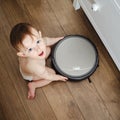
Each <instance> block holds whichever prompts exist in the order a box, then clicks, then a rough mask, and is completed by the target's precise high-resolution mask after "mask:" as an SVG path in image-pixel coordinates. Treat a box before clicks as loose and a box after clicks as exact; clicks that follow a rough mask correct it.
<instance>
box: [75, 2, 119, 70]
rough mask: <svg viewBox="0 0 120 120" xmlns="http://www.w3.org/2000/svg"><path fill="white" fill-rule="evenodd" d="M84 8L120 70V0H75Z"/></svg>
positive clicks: (77, 4)
mask: <svg viewBox="0 0 120 120" xmlns="http://www.w3.org/2000/svg"><path fill="white" fill-rule="evenodd" d="M73 6H74V7H75V8H76V9H78V8H79V7H80V6H81V7H82V8H83V10H84V12H85V14H86V15H87V17H88V18H89V20H90V22H91V23H92V25H93V26H94V28H95V30H96V32H97V33H98V35H99V36H100V38H101V40H102V42H103V43H104V45H105V46H106V48H107V50H108V52H109V53H110V55H111V57H112V58H113V60H114V62H115V64H116V65H117V67H118V69H119V70H120V0H74V2H73Z"/></svg>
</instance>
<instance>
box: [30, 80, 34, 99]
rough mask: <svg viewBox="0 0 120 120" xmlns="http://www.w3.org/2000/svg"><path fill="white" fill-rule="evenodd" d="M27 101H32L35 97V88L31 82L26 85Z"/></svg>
mask: <svg viewBox="0 0 120 120" xmlns="http://www.w3.org/2000/svg"><path fill="white" fill-rule="evenodd" d="M28 89H29V90H28V99H33V98H34V97H35V87H34V84H33V83H32V82H30V83H28Z"/></svg>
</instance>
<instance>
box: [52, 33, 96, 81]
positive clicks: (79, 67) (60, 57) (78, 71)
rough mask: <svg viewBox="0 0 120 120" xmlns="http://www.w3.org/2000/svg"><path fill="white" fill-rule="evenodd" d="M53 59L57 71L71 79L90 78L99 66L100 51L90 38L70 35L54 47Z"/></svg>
mask: <svg viewBox="0 0 120 120" xmlns="http://www.w3.org/2000/svg"><path fill="white" fill-rule="evenodd" d="M51 61H52V65H53V67H54V69H55V70H56V71H57V73H59V74H61V75H63V76H65V77H67V78H68V79H69V80H74V81H80V80H84V79H86V78H89V76H91V75H92V74H93V73H94V71H95V70H96V68H97V66H98V52H97V49H96V47H95V45H94V44H93V43H92V42H91V40H89V39H88V38H86V37H84V36H81V35H69V36H66V37H64V38H63V39H62V40H60V41H59V42H58V43H57V44H55V46H54V47H53V49H52V55H51Z"/></svg>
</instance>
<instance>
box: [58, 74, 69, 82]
mask: <svg viewBox="0 0 120 120" xmlns="http://www.w3.org/2000/svg"><path fill="white" fill-rule="evenodd" d="M59 80H61V81H67V80H68V78H67V77H64V76H61V75H59Z"/></svg>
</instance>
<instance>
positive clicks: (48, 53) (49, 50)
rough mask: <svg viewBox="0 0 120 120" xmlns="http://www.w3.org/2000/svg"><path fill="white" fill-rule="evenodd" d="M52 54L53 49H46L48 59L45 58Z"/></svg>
mask: <svg viewBox="0 0 120 120" xmlns="http://www.w3.org/2000/svg"><path fill="white" fill-rule="evenodd" d="M50 52H51V48H50V47H46V57H45V58H48V56H49V55H50Z"/></svg>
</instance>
